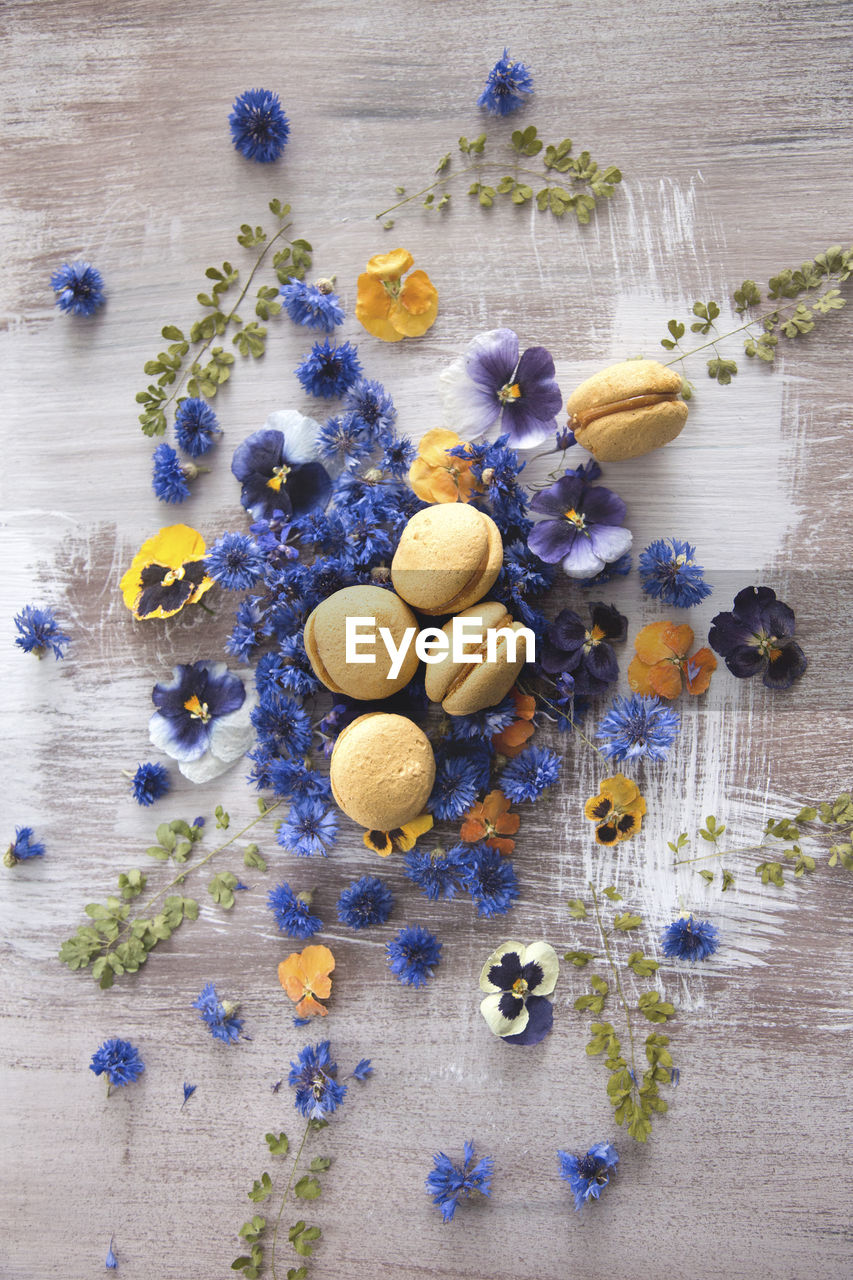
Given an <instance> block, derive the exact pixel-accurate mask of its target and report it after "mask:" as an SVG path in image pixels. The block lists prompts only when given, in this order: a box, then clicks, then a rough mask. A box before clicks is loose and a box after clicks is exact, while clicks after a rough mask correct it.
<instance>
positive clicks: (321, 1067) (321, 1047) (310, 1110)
mask: <svg viewBox="0 0 853 1280" xmlns="http://www.w3.org/2000/svg"><path fill="white" fill-rule="evenodd" d="M337 1074H338V1064H337V1063H336V1062H333V1061H332V1057H331V1054H330V1053H329V1041H328V1040H321V1041H320V1043H319V1044H316V1045H310V1044H308V1045H306V1046H305V1048H304V1049H302V1050H301V1051H300V1053H299V1055H298V1057H297V1059H296V1061H295V1062H291V1064H290V1072H289V1073H288V1077H287V1082H288V1084H290V1085H291V1086H292V1087H293V1088H294V1089H295V1091H296V1096H295V1098H294V1103H293V1105H294V1106H295V1107H296V1109H297V1111H300V1112H301V1113H302V1115H303V1116H304V1117H305V1119H306V1120H325V1118H326V1116H329V1115H331V1114H332V1112H333V1111H337V1109H338V1107H339V1106H340V1105H341V1103H342V1102H343V1100H344V1096H345V1094H346V1091H347V1087H346V1085H345V1084H338V1082H337V1080H336V1078H335V1077H336V1076H337Z"/></svg>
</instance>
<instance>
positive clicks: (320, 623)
mask: <svg viewBox="0 0 853 1280" xmlns="http://www.w3.org/2000/svg"><path fill="white" fill-rule="evenodd" d="M347 618H372V619H373V623H372V625H363V626H362V627H361V628H360V631H361V635H362V636H369V635H371V634H372V635H373V636H374V643H373V645H372V646H370V645H368V644H367V643H365V642H362V643H360V644H359V645H358V646H357V647H358V652H359V653H360V654H361V655H362V656H364V657H368V656H371V655H372V656H373V658H374V659H375V661H374V662H357V663H356V662H347V656H346V624H347ZM380 627H385V628H387V630H388V631H389V632H390V636H391V640H392V641H393V647H394V649H396V650H398V649H399V648H400V644H401V642H402V640H403V636H404V635H405V633H406V631H407V630H409V629H410V628H411V629H413V631H414V635H410V636H409V646H408V648H407V649H406V654H405V657H404V658H403V662H402V665H401V667H400V670H399V672H398V673H397V675H396V676H395V677H394V678H393V679H391V676H390V672H391V666H392V660H391V656H390V654H389V651H388V649H389V646H388V645H387V644H386V643H385V641H384V640H383V639H382V637H381V636H380V634H379V628H380ZM417 631H418V621H417V618H416V617H415V615H414V614H413V613H412V611H411V609H410V608H409V606H408V605H407V604H405V603H404V602H403V601H402V600H401V599H400V597H399V596H396V595H395V594H394V592H393V591H387V590H386V589H385V588H384V587H371V586H356V587H344V588H343V590H341V591H336V592H335V593H334V595H331V596H329V597H328V598H327V599H326V600H322V601H321V602H320V604H318V605H317V608H316V609H314V610H313V612H312V613H310V614H309V615H308V620H307V621H306V623H305V630H304V632H303V638H304V640H305V652H306V653H307V654H308V660H309V661H310V663H311V666H312V668H313V671H314V674H315V676H316V677H317V679H318V680H322V682H323V684H324V685H325V686H326V688H327V689H331V690H332V693H345V694H347V695H348V696H349V697H350V698H360V699H361V700H362V701H364V702H368V701H375V700H376V699H377V698H388V697H390V696H391V694H392V693H398V692H399V691H400V689H403V688H405V686H406V685H407V684H408V683H409V681H410V680H411V678H412V676H413V675H414V674H415V672H416V671H417V669H418V658H417V655H416V653H415V646H414V637H415V635H417Z"/></svg>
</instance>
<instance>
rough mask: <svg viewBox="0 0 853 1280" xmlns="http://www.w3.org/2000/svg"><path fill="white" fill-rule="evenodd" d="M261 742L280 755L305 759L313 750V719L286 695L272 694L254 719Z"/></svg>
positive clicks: (255, 711) (267, 694) (254, 715)
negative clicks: (310, 750)
mask: <svg viewBox="0 0 853 1280" xmlns="http://www.w3.org/2000/svg"><path fill="white" fill-rule="evenodd" d="M251 720H252V724H253V725H254V727H255V730H256V732H257V735H258V742H259V743H260V744H261V745H262V746H267V747H269V748H270V749H271V750H272V751H274V752H275V754H276V755H281V756H293V757H298V756H304V755H305V753H306V752H307V751H308V750H309V749H310V747H311V717H310V716H309V715H308V713H307V711H305V710H304V708H303V707H301V706H300V705H299V703H298V702H297V701H296V700H295V699H294V698H290V697H288V696H287V695H286V694H280V695H279V694H276V693H275V692H273V691H268V692H267V693H266V694H265V695H264V696H263V697H262V699H261V702H260V705H259V706H257V707H255V709H254V711H253V712H252V716H251Z"/></svg>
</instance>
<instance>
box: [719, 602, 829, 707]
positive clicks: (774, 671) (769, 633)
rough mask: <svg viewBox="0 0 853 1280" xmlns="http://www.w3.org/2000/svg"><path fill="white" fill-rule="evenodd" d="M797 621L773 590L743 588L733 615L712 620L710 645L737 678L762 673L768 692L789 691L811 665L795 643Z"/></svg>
mask: <svg viewBox="0 0 853 1280" xmlns="http://www.w3.org/2000/svg"><path fill="white" fill-rule="evenodd" d="M795 621H796V620H795V617H794V611H793V609H791V608H789V607H788V605H786V604H783V603H782V601H781V600H777V599H776V592H775V591H773V590H772V588H770V587H744V589H743V591H739V592H738V593H737V595H736V596H735V600H734V606H733V608H732V611H731V613H718V614H717V616H716V617H715V618H712V619H711V631H710V633H709V635H708V643H709V644H710V646H711V648H712V649H713V650H714V651H715V652H716V653H718V654H720V656H721V657H722V658H724V659H725V663H726V666H727V667H728V669H729V671H731V673H732V675H733V676H737V677H738V679H741V680H743V679H747V678H748V677H749V676H756V675H758V674H759V672H762V673H763V674H762V684H765V685H766V686H767V688H768V689H789V688H790V687H791V685H792V684H793V683H794V681H795V680H799V678H800V676H801V675H802V674H803V672H804V671H805V669H806V667H807V666H808V659H807V658H806V656H805V654H804V653H803V651H802V649H801V648H800V646H799V645H798V644H797V643H796V641H795V640H794V624H795Z"/></svg>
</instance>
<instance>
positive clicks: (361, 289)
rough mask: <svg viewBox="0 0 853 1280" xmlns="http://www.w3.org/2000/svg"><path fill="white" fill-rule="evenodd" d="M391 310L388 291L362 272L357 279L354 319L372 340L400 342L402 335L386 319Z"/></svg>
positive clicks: (380, 283)
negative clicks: (369, 334)
mask: <svg viewBox="0 0 853 1280" xmlns="http://www.w3.org/2000/svg"><path fill="white" fill-rule="evenodd" d="M390 310H391V297H390V295H389V293H388V290H387V289H386V288H385V286H384V285H383V284H382V281H381V280H377V279H376V278H375V277H374V276H372V275H368V274H367V273H366V272H363V273H362V274H361V275H360V276H359V277H358V295H357V297H356V302H355V316H356V319H357V320H358V321H359V322H360V323H361V324H363V325H364V327H365V329H366V330H367V332H368V333H372V334H373V336H374V338H381V339H382V341H383V342H400V341H401V339H402V337H403V335H402V333H398V332H397V330H396V329H395V327H394V325H393V324H391V322H390V321H389V319H388V313H389V312H390Z"/></svg>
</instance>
